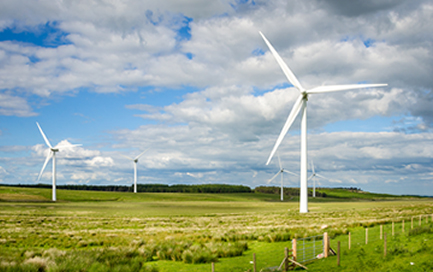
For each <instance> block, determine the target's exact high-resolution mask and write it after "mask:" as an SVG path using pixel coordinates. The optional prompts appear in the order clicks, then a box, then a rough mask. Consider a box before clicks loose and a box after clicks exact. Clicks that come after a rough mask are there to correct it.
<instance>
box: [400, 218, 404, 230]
mask: <svg viewBox="0 0 433 272" xmlns="http://www.w3.org/2000/svg"><path fill="white" fill-rule="evenodd" d="M401 232H404V220H403V222H401Z"/></svg>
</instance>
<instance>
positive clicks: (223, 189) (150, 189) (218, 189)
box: [2, 183, 362, 197]
mask: <svg viewBox="0 0 433 272" xmlns="http://www.w3.org/2000/svg"><path fill="white" fill-rule="evenodd" d="M2 186H12V187H26V188H46V189H50V188H51V187H52V186H51V185H50V184H40V183H39V184H13V185H7V184H4V185H2ZM133 186H134V185H131V186H126V185H86V184H79V185H77V184H67V185H57V186H56V187H57V188H58V189H64V190H83V191H108V192H132V191H133ZM318 189H319V188H318ZM333 189H344V190H348V191H352V192H353V191H355V192H358V191H362V190H361V188H355V187H351V188H343V187H338V188H333ZM280 190H281V188H280V187H278V186H258V187H256V188H255V189H251V188H250V187H248V186H245V185H229V184H200V185H186V184H175V185H167V184H137V192H139V193H210V194H219V193H226V194H227V193H263V194H280ZM312 194H313V192H312V191H311V190H308V195H309V196H312ZM284 195H286V196H299V188H289V187H285V188H284ZM326 196H327V195H326V193H324V192H319V191H317V190H316V197H326Z"/></svg>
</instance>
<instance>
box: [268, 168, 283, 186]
mask: <svg viewBox="0 0 433 272" xmlns="http://www.w3.org/2000/svg"><path fill="white" fill-rule="evenodd" d="M280 173H281V171H278V173H276V174H275V176H273V177H272V178H271V179H270V180H268V184H269V183H271V182H272V181H273V180H274V179H275V178H276V177H278V175H279V174H280Z"/></svg>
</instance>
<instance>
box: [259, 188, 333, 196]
mask: <svg viewBox="0 0 433 272" xmlns="http://www.w3.org/2000/svg"><path fill="white" fill-rule="evenodd" d="M280 190H281V187H276V186H259V187H256V188H255V189H254V191H255V192H256V193H263V194H274V195H275V194H280ZM284 195H285V196H299V188H286V187H285V188H284ZM308 196H313V191H312V190H308ZM326 196H327V195H326V193H323V192H319V191H317V190H316V197H326Z"/></svg>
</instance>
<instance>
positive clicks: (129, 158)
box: [120, 148, 149, 193]
mask: <svg viewBox="0 0 433 272" xmlns="http://www.w3.org/2000/svg"><path fill="white" fill-rule="evenodd" d="M147 150H149V148H148V149H146V150H144V151H143V152H142V153H141V154H140V155H138V156H137V157H135V159H133V158H131V157H128V156H125V155H122V154H120V156H122V157H125V158H127V159H128V160H131V161H132V162H133V163H134V193H137V162H138V159H139V158H140V157H141V156H142V155H143V154H144V153H146V151H147Z"/></svg>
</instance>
